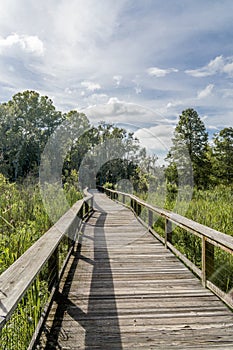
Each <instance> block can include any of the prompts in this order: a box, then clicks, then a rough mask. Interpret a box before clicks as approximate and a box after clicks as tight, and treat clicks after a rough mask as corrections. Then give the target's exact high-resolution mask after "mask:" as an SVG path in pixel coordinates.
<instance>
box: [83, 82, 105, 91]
mask: <svg viewBox="0 0 233 350" xmlns="http://www.w3.org/2000/svg"><path fill="white" fill-rule="evenodd" d="M81 86H83V87H85V88H86V89H87V90H88V91H96V90H100V89H101V86H100V84H97V83H93V82H92V81H82V82H81Z"/></svg>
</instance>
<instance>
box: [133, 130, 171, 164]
mask: <svg viewBox="0 0 233 350" xmlns="http://www.w3.org/2000/svg"><path fill="white" fill-rule="evenodd" d="M173 132H174V126H172V125H170V124H164V125H163V124H161V125H157V126H154V127H150V128H142V129H139V130H137V131H136V132H135V133H134V135H135V136H136V137H137V138H138V139H139V141H140V143H141V145H142V146H143V147H145V148H146V150H147V152H148V153H149V154H154V155H156V156H158V158H159V161H160V162H161V161H163V159H164V157H165V156H166V155H167V153H168V150H169V149H170V147H171V146H172V137H173Z"/></svg>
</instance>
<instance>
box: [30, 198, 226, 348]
mask: <svg viewBox="0 0 233 350" xmlns="http://www.w3.org/2000/svg"><path fill="white" fill-rule="evenodd" d="M94 207H95V209H96V211H95V212H94V214H93V215H92V216H91V218H90V219H89V220H88V222H86V223H85V224H84V225H83V228H82V231H83V234H82V238H81V241H80V242H79V244H77V246H76V250H75V252H74V255H73V256H72V258H71V259H70V261H69V263H68V266H67V271H66V273H65V274H64V277H63V280H62V281H61V285H60V289H59V293H58V295H57V297H56V300H55V301H54V303H53V306H52V309H51V312H50V314H49V318H48V320H47V322H46V326H45V329H44V331H43V334H42V336H41V339H40V344H39V345H38V347H37V349H101V350H105V349H164V350H165V349H166V350H167V349H169V348H172V349H183V350H184V349H185V350H186V349H196V350H197V349H208V350H209V349H233V313H232V312H231V311H230V310H229V309H228V308H227V307H226V306H225V305H224V304H223V303H222V302H221V301H220V300H219V299H218V298H217V297H216V296H215V295H214V294H212V293H211V292H210V291H209V290H207V289H205V288H203V286H202V285H201V281H200V280H198V279H197V278H196V277H195V276H194V275H193V274H192V273H191V272H190V271H189V270H188V269H187V268H186V267H185V266H184V265H183V264H182V263H181V262H180V261H179V260H178V259H177V258H176V257H175V256H174V255H173V254H172V253H171V252H170V251H169V250H168V249H165V247H164V246H163V245H162V244H161V243H160V242H159V241H157V240H156V239H155V238H154V237H153V236H152V235H151V234H150V233H149V232H148V231H147V230H146V229H145V227H143V226H142V225H141V224H139V222H138V221H137V220H136V218H135V217H134V215H133V214H132V212H131V211H129V210H127V209H126V208H124V207H122V206H121V205H119V204H116V203H114V202H112V201H111V200H109V199H108V198H107V197H106V196H105V195H104V194H100V193H95V195H94Z"/></svg>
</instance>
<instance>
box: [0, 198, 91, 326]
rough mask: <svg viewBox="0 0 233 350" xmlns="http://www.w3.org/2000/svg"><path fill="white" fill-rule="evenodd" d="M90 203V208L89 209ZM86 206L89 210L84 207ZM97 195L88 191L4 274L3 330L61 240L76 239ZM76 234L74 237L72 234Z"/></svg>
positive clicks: (0, 290)
mask: <svg viewBox="0 0 233 350" xmlns="http://www.w3.org/2000/svg"><path fill="white" fill-rule="evenodd" d="M87 206H88V208H87ZM84 207H86V209H85V210H83V208H84ZM92 208H93V196H92V195H90V194H88V196H87V197H85V198H84V199H81V200H79V201H78V202H76V203H75V204H74V205H73V206H72V207H71V208H70V209H69V210H68V211H67V212H66V213H65V214H64V215H63V216H62V217H61V218H60V219H59V220H58V221H57V223H56V224H55V225H53V226H52V227H51V228H50V229H49V230H48V231H47V232H46V233H45V234H44V235H43V236H42V237H40V238H39V239H38V240H37V241H36V242H35V243H34V244H33V245H32V246H31V247H30V248H29V249H28V250H27V251H26V252H25V253H24V254H23V255H22V256H21V257H20V258H19V259H17V260H16V261H15V262H14V263H13V264H12V265H11V266H10V267H9V268H8V269H7V270H6V271H4V272H3V273H2V274H1V276H0V330H1V328H2V327H3V326H4V325H5V324H6V322H7V321H8V320H9V319H10V317H11V315H12V314H13V312H14V310H15V309H16V307H17V305H18V303H19V302H20V301H21V300H22V298H23V296H24V295H25V293H26V292H27V290H28V289H29V287H30V286H31V285H32V283H33V281H34V280H35V278H36V277H37V275H38V274H39V273H40V271H41V270H42V268H43V267H44V266H45V264H46V263H47V262H48V261H49V259H50V258H51V257H52V256H53V254H54V253H55V251H56V249H57V247H58V246H59V244H60V242H61V240H62V239H63V237H64V236H65V235H68V236H69V237H70V238H74V239H73V244H74V242H75V237H74V235H75V232H69V230H70V228H71V227H72V228H74V230H76V229H77V228H79V226H80V225H79V224H80V223H81V220H82V219H83V218H84V217H85V216H87V214H88V213H90V212H91V211H92ZM71 236H72V237H71Z"/></svg>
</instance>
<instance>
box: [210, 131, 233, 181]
mask: <svg viewBox="0 0 233 350" xmlns="http://www.w3.org/2000/svg"><path fill="white" fill-rule="evenodd" d="M213 141H214V145H213V160H214V161H213V170H214V176H215V178H216V180H217V182H221V183H224V184H227V185H228V184H232V182H233V170H232V164H233V128H232V127H228V128H224V129H223V130H221V131H220V132H218V133H216V134H215V136H214V140H213Z"/></svg>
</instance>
